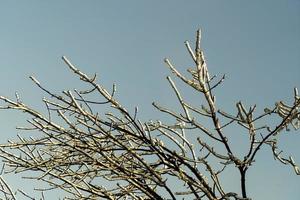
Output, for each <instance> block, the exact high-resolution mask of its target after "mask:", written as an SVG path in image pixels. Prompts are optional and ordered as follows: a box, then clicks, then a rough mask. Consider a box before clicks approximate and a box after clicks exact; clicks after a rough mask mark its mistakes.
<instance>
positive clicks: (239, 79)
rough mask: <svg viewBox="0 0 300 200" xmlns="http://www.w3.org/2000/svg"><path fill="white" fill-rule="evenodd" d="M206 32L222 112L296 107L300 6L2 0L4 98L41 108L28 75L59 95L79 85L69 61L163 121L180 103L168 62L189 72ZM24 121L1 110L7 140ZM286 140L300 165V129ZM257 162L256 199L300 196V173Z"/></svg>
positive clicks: (266, 160) (263, 157) (263, 0)
mask: <svg viewBox="0 0 300 200" xmlns="http://www.w3.org/2000/svg"><path fill="white" fill-rule="evenodd" d="M198 28H201V29H202V33H203V39H202V44H203V46H202V47H203V49H204V51H205V55H206V58H207V62H208V67H209V69H210V71H211V74H219V75H222V74H223V73H226V74H227V77H228V78H227V79H226V81H225V83H224V85H223V86H222V89H221V90H218V93H217V94H216V95H217V101H218V104H219V105H220V107H221V108H224V109H225V110H227V111H234V108H235V103H236V102H237V101H239V100H242V101H244V102H246V105H253V104H255V103H256V104H257V105H258V109H261V110H262V109H263V108H264V107H267V106H269V107H271V106H273V105H274V103H275V102H276V101H278V100H284V101H288V102H291V100H292V97H293V96H292V95H293V88H294V87H295V86H296V87H298V88H299V87H300V78H299V75H300V1H299V0H286V1H282V0H256V1H241V0H228V1H221V0H220V1H216V0H209V1H208V0H207V1H201V0H199V1H196V0H194V1H192V0H190V1H174V0H165V1H158V0H152V1H140V0H129V1H100V0H99V1H96V0H90V1H80V0H72V1H71V0H69V1H67V0H65V1H61V0H59V1H58V0H51V1H38V0H36V1H33V0H28V1H16V0H10V1H4V0H2V1H0V58H1V59H0V69H1V73H0V95H5V96H10V97H13V96H14V93H15V91H18V92H19V94H20V96H21V97H22V98H23V101H24V102H27V103H28V104H30V105H33V106H36V107H38V108H40V109H42V107H41V105H42V104H41V103H40V102H41V98H42V97H43V96H44V94H42V93H41V92H40V91H39V90H38V89H37V88H36V87H35V86H34V85H33V84H32V82H31V81H30V80H29V78H28V76H29V75H34V76H35V77H36V78H38V79H39V80H40V82H42V83H43V84H44V85H47V86H48V88H50V89H54V90H55V91H62V90H65V89H73V88H76V87H78V86H79V85H80V82H79V81H77V79H76V78H74V76H73V74H71V73H70V72H69V71H68V69H67V68H66V66H65V64H64V63H63V62H62V60H61V56H62V55H66V56H67V57H68V58H69V59H70V60H71V61H72V62H73V63H74V64H75V65H77V66H78V67H79V68H80V69H81V70H82V71H84V72H87V73H89V74H93V73H94V72H97V73H98V74H99V78H100V79H99V81H100V82H101V83H102V84H104V85H105V86H107V87H111V84H112V83H116V84H117V86H118V95H119V97H120V100H121V101H122V102H123V104H124V105H126V106H127V107H128V109H129V110H130V109H132V110H133V109H134V106H135V105H138V106H139V110H140V117H141V118H142V119H144V120H148V119H157V118H158V117H162V116H163V115H161V114H159V113H157V111H155V110H154V109H153V108H152V106H151V103H152V101H158V102H160V103H161V104H163V105H166V104H167V105H171V106H172V105H174V106H175V105H176V104H175V103H176V102H175V101H174V102H172V101H173V100H172V99H171V94H172V91H170V90H169V86H168V83H167V81H166V79H165V76H166V75H168V74H169V71H168V69H167V68H166V67H165V65H164V63H163V58H164V57H169V58H170V59H171V60H172V61H173V63H174V64H175V65H176V66H177V67H178V68H179V69H182V70H185V67H186V65H190V64H191V60H190V58H189V56H188V54H187V52H186V50H185V46H184V41H185V40H190V41H191V42H192V41H194V38H195V31H196V30H197V29H198ZM22 117H24V115H19V114H17V113H15V112H6V111H1V112H0V130H1V131H0V132H1V139H0V140H1V142H4V141H6V140H7V139H12V138H15V137H16V134H17V133H18V132H17V131H16V130H14V128H15V126H16V125H17V124H24V123H25V122H24V121H25V120H23V119H22ZM281 139H282V140H281V142H280V143H279V145H280V147H281V148H282V149H283V150H284V152H285V153H286V155H289V154H292V155H294V158H295V160H296V161H297V162H298V163H300V153H299V152H300V136H299V131H298V132H297V134H296V133H295V132H292V133H291V134H290V135H287V134H285V135H283V136H282V137H281ZM237 146H239V144H237ZM256 160H257V163H255V166H254V167H253V168H252V169H250V171H249V174H248V184H249V185H248V190H249V191H248V193H249V195H250V196H251V197H252V198H253V199H258V200H263V199H275V200H276V199H278V200H279V199H300V177H299V176H298V177H297V176H296V175H295V174H294V171H293V170H292V168H290V167H286V166H283V165H281V164H279V163H278V162H275V161H274V160H273V158H272V156H271V152H270V151H269V149H267V148H266V149H264V150H263V151H262V152H261V154H260V155H259V156H258V157H257V159H256ZM230 177H232V178H230ZM234 178H237V177H235V175H230V174H229V175H228V180H227V181H228V182H227V184H228V188H230V185H231V184H232V185H235V184H238V183H236V182H235V181H234ZM11 181H12V182H11V185H12V186H13V187H19V186H20V184H19V182H17V181H16V180H15V179H12V180H11ZM49 199H51V198H49Z"/></svg>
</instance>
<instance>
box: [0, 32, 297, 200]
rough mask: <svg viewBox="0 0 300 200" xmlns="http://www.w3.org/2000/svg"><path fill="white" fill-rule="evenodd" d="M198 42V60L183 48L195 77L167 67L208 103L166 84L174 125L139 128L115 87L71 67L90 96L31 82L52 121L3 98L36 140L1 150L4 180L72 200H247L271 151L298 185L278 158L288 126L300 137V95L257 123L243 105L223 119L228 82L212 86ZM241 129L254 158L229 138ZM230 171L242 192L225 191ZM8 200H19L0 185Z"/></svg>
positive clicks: (0, 147)
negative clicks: (218, 92)
mask: <svg viewBox="0 0 300 200" xmlns="http://www.w3.org/2000/svg"><path fill="white" fill-rule="evenodd" d="M200 41H201V31H200V30H198V31H197V34H196V42H195V43H196V44H195V49H194V50H193V48H192V47H191V46H190V44H189V42H188V41H186V42H185V46H186V48H187V51H188V53H189V55H190V56H191V58H192V61H193V63H194V67H193V68H188V69H187V73H188V75H187V76H186V75H185V74H183V73H182V72H180V70H177V69H176V67H175V66H174V65H173V64H172V63H171V61H170V60H169V59H165V63H166V64H167V66H168V68H169V69H170V70H171V72H172V73H173V74H175V76H176V77H177V78H178V79H179V80H180V81H182V82H183V83H184V84H185V86H187V87H190V88H192V89H193V90H194V91H195V93H196V94H199V99H198V100H197V102H201V105H193V104H192V103H190V101H191V99H188V98H187V97H185V96H184V95H183V93H182V92H181V91H180V90H179V89H178V87H177V85H176V81H174V80H173V79H172V78H171V77H170V76H168V77H167V80H168V82H169V84H170V86H171V90H172V91H173V92H174V94H175V96H174V97H175V99H176V101H178V105H179V106H178V109H176V110H172V109H169V108H167V107H164V106H161V105H159V104H158V103H156V102H154V103H153V106H154V107H155V108H156V109H157V110H158V111H160V112H163V113H165V114H166V115H167V116H169V117H170V118H171V120H167V121H168V122H164V120H156V121H148V122H142V121H140V120H139V113H138V109H137V107H136V108H134V109H127V108H125V107H124V106H123V105H122V104H121V102H120V101H118V99H117V98H116V97H115V94H116V87H115V85H113V87H112V88H113V89H112V91H111V92H109V91H108V90H107V89H105V88H104V87H103V86H102V85H101V84H99V83H98V82H97V80H96V79H97V75H94V76H91V77H90V76H89V75H87V74H85V73H84V72H82V71H81V70H79V69H78V68H77V67H76V66H75V65H73V64H72V63H71V62H70V61H69V60H68V59H67V58H66V57H63V58H62V59H63V61H64V62H65V64H66V65H67V67H68V68H69V69H70V70H71V72H73V73H74V74H75V75H76V76H77V77H78V78H79V80H81V81H82V82H83V83H84V85H85V87H86V89H74V90H72V91H71V90H69V91H63V92H62V93H59V94H57V93H54V92H52V91H50V90H48V89H47V88H46V87H44V86H43V85H42V84H41V83H40V82H39V81H38V80H37V79H36V78H35V77H30V78H31V80H32V81H33V82H34V84H35V85H36V86H37V87H38V88H39V89H41V90H42V91H43V92H45V94H46V95H47V97H45V98H43V102H44V104H45V110H46V112H45V113H43V112H39V111H38V110H37V109H35V108H32V107H30V106H28V105H26V104H25V103H23V102H22V101H21V100H20V96H19V95H18V94H16V99H15V100H14V99H11V98H7V97H4V96H0V100H1V101H2V105H1V107H0V109H8V110H19V111H21V112H25V113H27V114H28V115H29V116H30V119H28V120H27V122H28V126H26V127H18V129H19V130H23V131H29V132H30V133H32V132H37V133H38V134H36V135H33V134H31V135H30V137H25V136H20V135H18V139H17V140H13V141H8V143H7V144H1V145H0V157H2V159H3V162H4V163H5V168H4V173H12V172H13V173H22V172H31V174H32V177H29V178H30V179H36V180H39V181H44V182H46V183H48V185H49V188H36V190H38V191H47V190H55V189H59V190H63V191H65V194H66V195H67V198H68V199H99V198H101V199H174V200H175V199H178V198H179V199H182V198H186V199H209V200H221V199H222V200H229V199H236V200H237V199H243V200H246V199H249V198H248V194H247V192H246V172H247V170H248V169H249V168H250V166H252V165H253V163H254V161H255V157H256V155H257V154H258V153H259V150H260V149H261V147H262V146H270V147H271V150H272V152H273V155H274V157H275V158H276V159H277V160H279V161H280V162H281V163H283V164H286V165H290V166H292V167H293V168H294V170H295V172H296V174H298V175H299V174H300V171H299V167H298V166H297V165H296V163H295V161H294V159H293V158H292V157H291V156H289V157H287V158H286V157H284V156H282V153H281V151H279V152H278V145H277V140H276V137H277V136H278V134H279V133H281V132H283V131H286V130H288V129H289V128H290V126H292V127H293V128H294V129H295V130H298V129H299V126H300V125H299V124H300V114H299V110H300V108H299V107H300V97H299V95H298V91H297V89H295V95H294V102H293V104H292V105H289V104H287V103H284V102H282V101H279V102H278V103H276V104H275V107H274V108H272V109H269V108H268V109H265V110H264V112H262V114H258V115H257V114H256V112H255V111H256V106H255V105H254V106H252V107H250V108H246V107H245V106H244V104H243V103H242V102H237V103H236V109H237V111H236V113H234V114H229V113H227V112H225V111H223V110H220V109H219V108H218V106H217V103H216V96H215V94H214V92H215V91H214V89H215V88H217V87H218V86H220V85H221V84H222V83H223V81H224V79H225V75H223V76H222V77H221V78H220V79H217V78H216V76H215V75H214V76H210V74H209V69H208V67H207V63H206V61H205V57H204V52H203V50H202V47H201V46H200ZM106 110H109V112H104V111H106ZM131 110H132V111H131ZM271 115H272V116H275V117H277V116H278V117H279V118H280V119H281V120H280V123H278V124H275V125H274V124H273V123H271V124H268V122H267V120H266V119H267V118H268V117H270V116H271ZM170 121H171V122H170ZM207 121H209V122H207ZM234 124H237V125H238V126H240V127H241V129H238V130H236V131H237V132H238V133H240V132H242V131H241V130H243V131H244V132H246V133H247V135H248V136H247V137H246V138H245V140H246V141H249V145H248V147H246V148H248V149H246V151H243V152H246V154H245V155H243V156H242V157H239V156H238V155H239V154H237V153H236V152H233V150H232V149H234V148H232V146H233V145H234V143H232V142H231V140H230V139H231V138H229V137H228V133H226V128H227V127H229V126H231V125H234ZM261 124H264V125H261ZM257 133H259V134H257ZM228 167H234V168H236V169H237V170H238V171H239V172H240V180H239V181H240V185H241V189H240V191H226V190H225V188H224V185H223V183H222V181H223V180H222V178H221V174H223V173H226V168H228ZM0 178H1V177H0ZM174 182H176V186H175V185H174ZM1 192H2V194H3V195H4V196H5V199H14V198H15V197H14V195H13V194H14V193H13V192H12V190H11V189H10V187H9V186H8V185H7V184H6V182H5V181H4V180H3V179H2V178H1V179H0V193H1ZM23 193H24V195H25V194H26V193H25V192H23ZM25 196H26V195H25ZM27 197H28V198H33V197H30V196H29V195H27Z"/></svg>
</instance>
